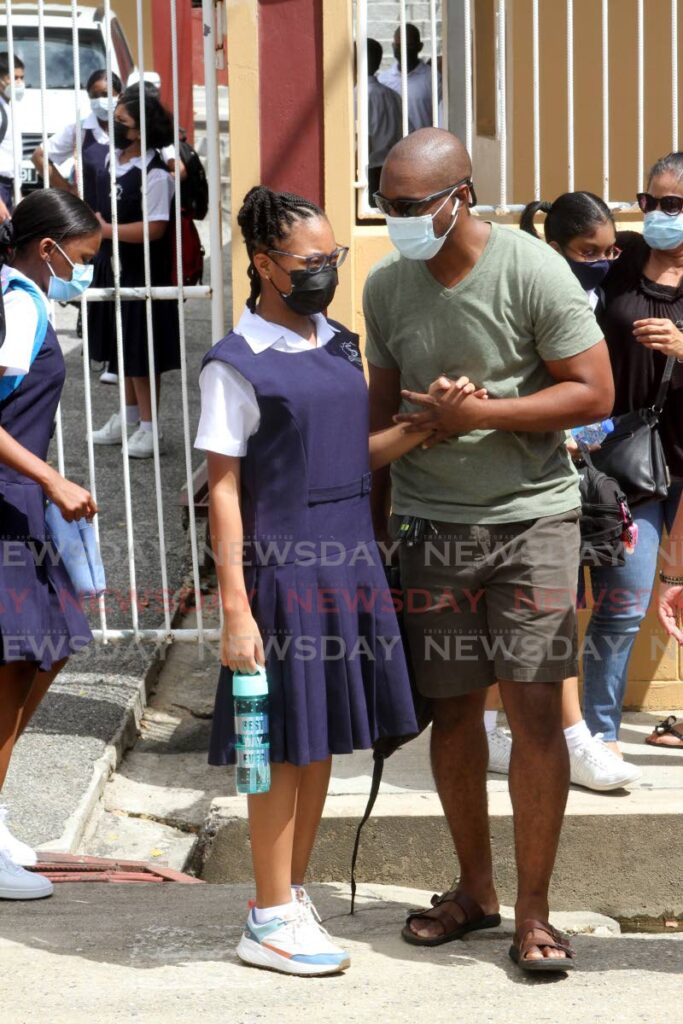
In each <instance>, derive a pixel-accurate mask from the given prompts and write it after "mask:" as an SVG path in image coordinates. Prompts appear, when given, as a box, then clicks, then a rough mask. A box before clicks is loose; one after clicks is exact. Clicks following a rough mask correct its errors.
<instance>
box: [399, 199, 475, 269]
mask: <svg viewBox="0 0 683 1024" xmlns="http://www.w3.org/2000/svg"><path fill="white" fill-rule="evenodd" d="M454 191H455V190H454ZM452 195H453V193H452V192H451V195H450V196H446V198H445V199H444V201H443V203H442V204H441V206H440V207H439V209H438V210H436V211H435V212H434V213H427V214H425V216H424V217H390V216H389V215H388V214H387V215H386V221H387V228H388V231H389V238H390V239H391V241H392V242H393V244H394V245H395V246H396V248H397V249H398V251H399V252H400V254H401V256H405V258H406V259H408V260H431V259H432V257H434V256H436V254H437V253H438V252H439V251H440V250H441V248H442V246H443V244H444V242H445V241H446V239H447V238H448V236H449V234H450V233H451V231H452V230H453V228H454V227H455V222H456V221H457V219H458V212H459V210H460V200H459V199H457V198H456V200H455V205H454V207H453V213H452V215H451V223H450V224H449V226H448V228H447V229H446V231H445V232H444V233H443V235H440V236H439V237H438V238H437V237H436V235H435V234H434V218H435V217H436V215H437V214H438V213H440V212H441V210H443V208H444V206H445V205H446V203H447V202H448V200H449V199H450V198H451V196H452Z"/></svg>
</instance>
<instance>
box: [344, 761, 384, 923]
mask: <svg viewBox="0 0 683 1024" xmlns="http://www.w3.org/2000/svg"><path fill="white" fill-rule="evenodd" d="M373 756H374V766H373V769H372V782H371V783H370V795H369V796H368V802H367V805H366V807H365V812H364V814H363V817H362V818H361V820H360V822H359V823H358V828H357V829H356V841H355V842H354V844H353V853H352V854H351V910H350V911H349V913H350V914H353V913H354V912H355V909H356V861H357V860H358V850H359V848H360V834H361V832H362V831H363V825H364V824H365V822H366V821H367V820H368V818H369V817H370V815H371V814H372V809H373V807H374V806H375V800H376V799H377V794H378V793H379V787H380V785H381V782H382V772H383V771H384V754H380V752H379V751H378V750H376V751H375V753H374V755H373Z"/></svg>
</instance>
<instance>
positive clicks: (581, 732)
mask: <svg viewBox="0 0 683 1024" xmlns="http://www.w3.org/2000/svg"><path fill="white" fill-rule="evenodd" d="M564 738H565V739H566V741H567V746H568V747H569V749H570V750H576V748H577V747H582V746H583V745H584V743H587V742H588V740H590V738H591V733H590V729H589V728H588V726H587V725H586V723H585V721H584V720H583V718H582V719H581V721H580V722H577V723H576V725H570V726H569V728H568V729H565V730H564Z"/></svg>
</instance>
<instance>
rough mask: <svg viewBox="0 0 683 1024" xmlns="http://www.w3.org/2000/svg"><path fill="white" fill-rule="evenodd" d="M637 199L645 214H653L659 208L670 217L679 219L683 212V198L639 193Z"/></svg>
mask: <svg viewBox="0 0 683 1024" xmlns="http://www.w3.org/2000/svg"><path fill="white" fill-rule="evenodd" d="M636 199H637V200H638V206H639V207H640V209H641V210H642V211H643V213H653V211H654V210H656V209H658V208H659V209H660V210H661V211H662V213H665V214H666V215H667V216H668V217H677V216H678V214H679V213H681V211H683V196H651V195H650V193H649V192H639V193H638V195H637V196H636Z"/></svg>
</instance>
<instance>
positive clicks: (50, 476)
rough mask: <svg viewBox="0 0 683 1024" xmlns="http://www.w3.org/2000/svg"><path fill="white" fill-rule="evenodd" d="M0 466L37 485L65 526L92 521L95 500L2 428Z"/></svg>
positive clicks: (0, 430)
mask: <svg viewBox="0 0 683 1024" xmlns="http://www.w3.org/2000/svg"><path fill="white" fill-rule="evenodd" d="M0 462H2V463H4V464H5V465H6V466H9V467H10V469H14V470H16V472H17V473H22V474H23V475H24V476H27V477H28V478H29V479H30V480H34V481H35V483H37V484H40V486H41V487H42V489H43V491H44V492H45V494H46V495H47V497H48V498H50V499H51V500H52V501H54V503H55V505H57V506H58V508H59V510H60V512H61V513H62V515H63V516H64V518H65V519H66V520H67V522H71V521H72V520H74V519H83V518H84V517H85V518H86V519H92V517H93V516H94V515H95V514H96V513H97V505H96V503H95V499H94V498H93V497H92V495H91V494H90V493H89V492H88V491H86V490H85V488H84V487H79V485H78V484H74V483H72V482H71V481H70V480H66V479H65V478H64V477H63V476H61V475H60V474H59V473H58V472H57V470H56V469H53V468H52V466H50V465H48V463H47V462H43V460H42V459H39V458H38V456H37V455H34V454H33V452H30V451H29V450H28V449H27V448H24V446H23V445H21V444H19V442H18V441H15V440H14V438H13V437H12V435H11V434H8V432H7V431H6V430H5V429H4V428H3V427H0Z"/></svg>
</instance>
